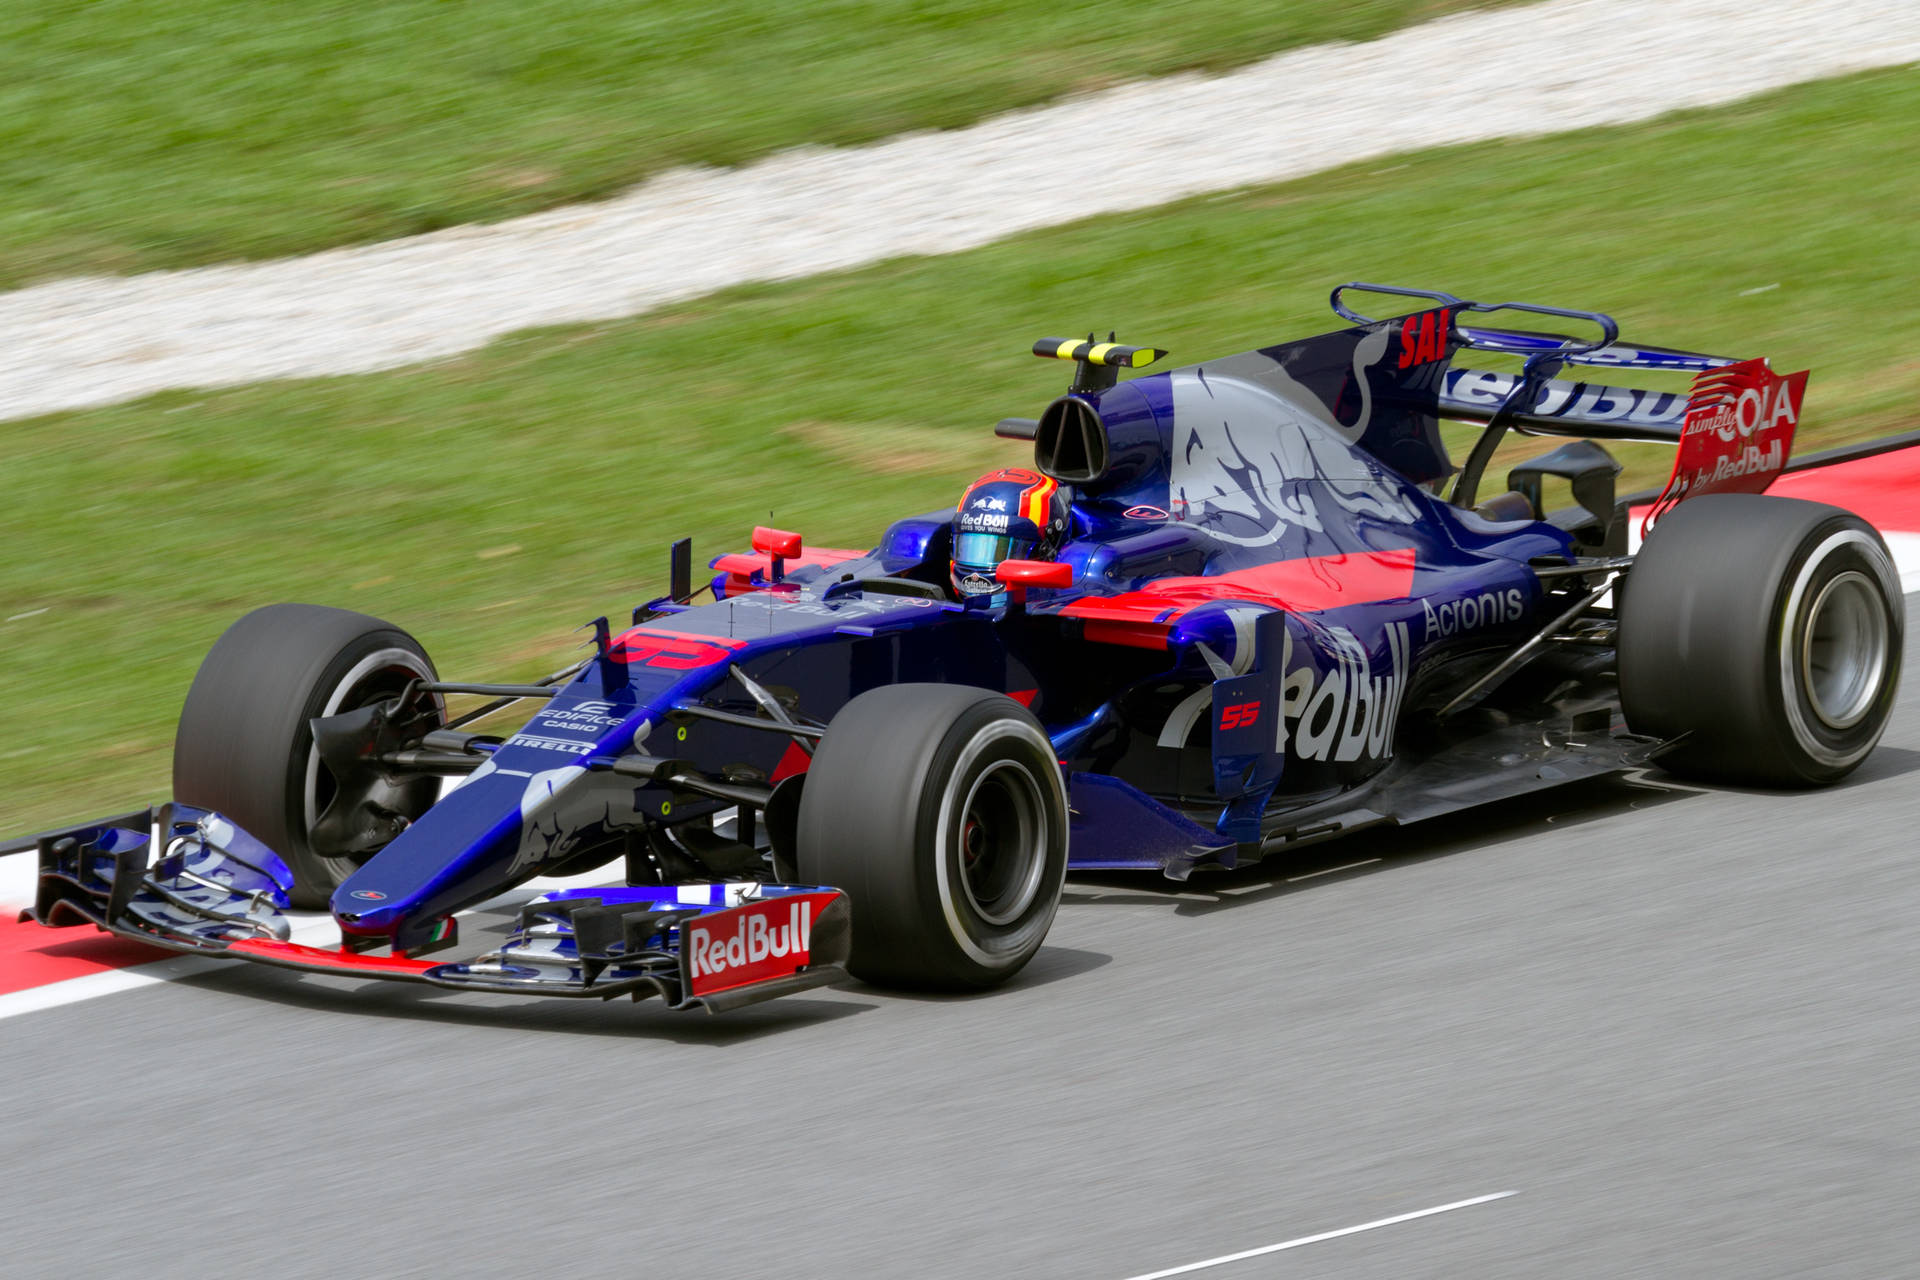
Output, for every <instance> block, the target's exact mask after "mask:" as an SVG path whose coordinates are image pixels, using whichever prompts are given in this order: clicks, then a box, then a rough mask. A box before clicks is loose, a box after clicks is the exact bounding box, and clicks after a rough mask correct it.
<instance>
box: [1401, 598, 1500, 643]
mask: <svg viewBox="0 0 1920 1280" xmlns="http://www.w3.org/2000/svg"><path fill="white" fill-rule="evenodd" d="M1420 607H1421V608H1422V609H1425V610H1426V612H1427V634H1426V637H1425V638H1426V639H1428V640H1439V639H1443V638H1444V637H1446V636H1450V635H1453V634H1454V633H1456V632H1460V631H1471V630H1473V629H1474V628H1475V627H1493V626H1498V625H1500V624H1501V623H1503V622H1518V621H1520V618H1521V615H1522V613H1523V612H1524V611H1525V608H1526V597H1524V596H1522V595H1521V594H1520V588H1518V587H1508V588H1507V589H1506V590H1505V591H1483V592H1481V593H1480V594H1479V595H1477V596H1468V597H1467V598H1466V599H1464V600H1448V601H1444V602H1443V603H1441V604H1438V605H1436V604H1434V603H1433V602H1432V601H1430V600H1422V601H1421V602H1420Z"/></svg>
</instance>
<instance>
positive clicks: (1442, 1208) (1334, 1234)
mask: <svg viewBox="0 0 1920 1280" xmlns="http://www.w3.org/2000/svg"><path fill="white" fill-rule="evenodd" d="M1519 1194H1520V1193H1519V1192H1518V1191H1496V1192H1494V1193H1493V1194H1492V1195H1487V1196H1475V1197H1474V1198H1473V1199H1471V1200H1455V1201H1454V1202H1453V1203H1452V1204H1437V1205H1435V1206H1434V1207H1433V1208H1431V1209H1416V1210H1414V1211H1413V1212H1412V1213H1401V1214H1395V1215H1394V1216H1393V1217H1391V1218H1377V1219H1375V1220H1374V1221H1372V1222H1363V1223H1361V1224H1360V1225H1359V1226H1357V1227H1342V1228H1340V1229H1339V1230H1338V1231H1322V1232H1321V1233H1320V1234H1319V1235H1317V1236H1301V1237H1300V1238H1299V1239H1298V1240H1282V1241H1281V1242H1280V1243H1279V1244H1269V1245H1263V1246H1261V1247H1260V1248H1258V1249H1246V1250H1243V1251H1241V1252H1239V1253H1228V1254H1223V1255H1222V1256H1220V1257H1218V1258H1208V1259H1207V1260H1206V1261H1205V1262H1189V1263H1187V1265H1185V1266H1184V1267H1169V1268H1167V1269H1166V1270H1165V1271H1150V1272H1148V1273H1147V1274H1145V1275H1140V1276H1129V1277H1128V1280H1164V1277H1166V1276H1183V1275H1186V1274H1187V1273H1188V1272H1189V1271H1200V1270H1203V1269H1205V1268H1207V1267H1223V1266H1225V1265H1226V1264H1227V1263H1229V1262H1239V1261H1241V1260H1242V1259H1245V1258H1258V1257H1261V1256H1262V1255H1264V1254H1269V1253H1279V1252H1280V1251H1281V1250H1282V1249H1298V1248H1299V1247H1300V1246H1301V1245H1303V1244H1318V1243H1319V1242H1320V1241H1322V1240H1337V1239H1339V1238H1340V1237H1341V1236H1352V1235H1358V1234H1360V1233H1361V1232H1362V1231H1372V1230H1374V1229H1375V1228H1377V1227H1390V1226H1392V1225H1393V1224H1394V1223H1396V1222H1412V1221H1413V1220H1414V1219H1415V1218H1431V1217H1432V1216H1433V1215H1434V1214H1436V1213H1451V1212H1453V1211H1454V1210H1455V1209H1467V1208H1471V1207H1472V1206H1474V1205H1476V1204H1485V1203H1487V1202H1488V1201H1489V1200H1505V1199H1506V1198H1507V1197H1508V1196H1517V1195H1519Z"/></svg>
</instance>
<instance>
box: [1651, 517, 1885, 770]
mask: <svg viewBox="0 0 1920 1280" xmlns="http://www.w3.org/2000/svg"><path fill="white" fill-rule="evenodd" d="M1621 594H1622V600H1621V609H1620V634H1619V659H1620V702H1621V706H1622V709H1623V710H1624V711H1625V712H1626V716H1627V723H1628V726H1629V727H1630V728H1632V729H1633V730H1634V731H1635V732H1636V733H1644V734H1649V735H1651V736H1654V737H1661V738H1672V739H1675V740H1676V741H1675V743H1674V745H1673V746H1672V747H1670V748H1668V749H1667V750H1666V751H1664V752H1663V753H1662V754H1661V755H1660V756H1659V757H1658V759H1659V761H1660V764H1661V765H1662V766H1663V767H1665V768H1667V769H1669V770H1671V771H1673V772H1675V773H1678V774H1681V775H1684V776H1688V777H1695V778H1701V779H1706V780H1712V781H1719V782H1730V783H1734V784H1737V785H1748V786H1812V785H1818V784H1822V783H1829V782H1833V781H1836V780H1838V779H1839V778H1842V777H1845V776H1846V775H1847V774H1848V773H1850V772H1852V771H1853V770H1854V769H1855V768H1857V767H1858V766H1859V764H1860V762H1861V761H1862V760H1865V759H1866V758H1867V755H1868V753H1869V752H1871V751H1872V750H1873V748H1874V745H1875V744H1876V743H1877V742H1879V740H1880V735H1881V733H1882V732H1884V731H1885V729H1886V725H1887V719H1888V717H1889V716H1890V715H1891V714H1892V712H1893V703H1894V695H1895V693H1896V691H1897V686H1898V684H1899V680H1900V660H1901V649H1902V645H1903V642H1904V639H1905V632H1906V600H1905V597H1904V596H1903V594H1902V593H1901V590H1900V577H1899V574H1898V572H1897V571H1896V570H1895V569H1894V566H1893V559H1892V557H1891V556H1890V555H1888V553H1887V548H1886V543H1885V542H1883V541H1882V540H1881V538H1880V535H1879V534H1878V533H1877V532H1875V531H1874V529H1873V527H1872V526H1871V525H1869V524H1867V522H1866V521H1864V520H1862V519H1861V518H1860V517H1859V516H1857V515H1854V514H1853V513H1852V512H1850V511H1844V510H1842V509H1841V508H1839V507H1830V506H1826V505H1824V504H1821V503H1814V502H1803V501H1800V500H1797V499H1792V498H1770V497H1765V496H1762V495H1758V494H1709V495H1705V496H1702V497H1699V498H1693V499H1690V500H1688V501H1686V502H1683V503H1681V504H1680V505H1678V506H1676V507H1675V508H1673V510H1672V511H1670V512H1668V513H1667V514H1666V515H1665V516H1664V517H1662V518H1661V520H1660V523H1659V524H1657V525H1656V526H1655V527H1654V529H1653V532H1652V533H1650V534H1649V535H1648V536H1647V541H1646V544H1645V545H1644V546H1643V547H1642V548H1641V550H1640V553H1639V555H1638V556H1637V557H1636V558H1635V560H1634V564H1633V569H1632V571H1631V572H1630V573H1629V574H1628V575H1627V580H1626V585H1625V588H1624V590H1623V592H1622V593H1621Z"/></svg>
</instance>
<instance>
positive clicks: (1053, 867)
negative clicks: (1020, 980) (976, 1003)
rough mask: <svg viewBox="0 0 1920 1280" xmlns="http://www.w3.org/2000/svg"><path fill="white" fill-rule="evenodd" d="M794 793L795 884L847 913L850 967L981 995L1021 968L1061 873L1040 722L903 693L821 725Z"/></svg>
mask: <svg viewBox="0 0 1920 1280" xmlns="http://www.w3.org/2000/svg"><path fill="white" fill-rule="evenodd" d="M806 777H807V780H806V786H805V789H804V790H803V791H802V792H801V795H800V812H799V818H798V822H797V824H796V830H795V858H796V861H797V863H798V869H799V873H800V878H801V879H802V880H803V881H806V882H809V883H813V884H821V885H830V886H832V887H834V888H837V889H840V890H842V891H843V892H845V893H846V895H847V896H848V898H849V899H850V900H851V901H852V904H853V953H852V957H851V959H850V961H849V963H848V968H849V969H850V970H851V971H852V972H853V974H854V975H855V976H856V977H859V978H862V979H864V980H866V981H868V982H871V983H874V984H876V985H880V986H893V987H906V988H916V989H922V990H943V991H966V990H979V989H982V988H985V987H991V986H996V985H998V984H999V983H1002V982H1005V981H1006V980H1007V979H1008V978H1010V977H1012V976H1013V975H1014V974H1015V973H1018V972H1019V971H1020V968H1021V967H1022V966H1023V965H1025V964H1026V963H1027V961H1028V960H1030V959H1032V957H1033V954H1034V952H1036V951H1038V950H1039V949H1040V943H1041V940H1042V939H1044V938H1045V937H1046V934H1047V929H1048V927H1049V926H1050V925H1051V924H1052V923H1053V916H1054V912H1055V910H1056V909H1057V908H1058V906H1059V903H1060V889H1061V884H1062V882H1063V881H1064V879H1065V877H1066V870H1067V800H1066V789H1065V786H1064V784H1063V783H1062V781H1061V777H1060V766H1059V762H1058V761H1057V760H1056V759H1055V758H1054V754H1053V746H1052V744H1051V743H1050V742H1049V741H1048V740H1047V736H1046V733H1045V731H1043V730H1042V729H1041V727H1040V723H1039V721H1037V720H1035V719H1034V718H1033V715H1032V714H1031V713H1030V712H1028V711H1027V709H1026V708H1025V707H1022V706H1021V705H1020V704H1019V703H1017V702H1015V701H1013V699H1011V698H1008V697H1005V696H1004V695H1002V694H998V693H991V692H988V691H986V690H983V689H973V688H966V687H962V686H957V685H941V684H901V685H890V686H888V687H886V688H881V689H875V690H873V691H872V692H869V693H864V694H861V695H860V696H859V697H857V698H855V699H853V700H852V701H851V702H849V703H847V705H846V706H845V707H843V708H842V709H841V711H840V713H839V714H838V715H836V716H835V717H834V718H833V721H832V723H831V724H830V725H829V726H828V728H827V733H826V736H825V737H824V738H822V739H821V741H820V745H819V748H818V749H817V750H816V752H815V753H814V757H813V763H812V766H811V767H810V768H809V769H808V771H807V775H806Z"/></svg>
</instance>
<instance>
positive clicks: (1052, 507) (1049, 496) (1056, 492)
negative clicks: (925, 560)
mask: <svg viewBox="0 0 1920 1280" xmlns="http://www.w3.org/2000/svg"><path fill="white" fill-rule="evenodd" d="M1067 512H1068V499H1067V495H1066V492H1065V491H1064V490H1062V489H1061V487H1060V483H1059V482H1058V481H1057V480H1049V479H1048V478H1047V477H1046V476H1043V475H1041V474H1040V473H1039V472H1037V471H1027V470H1023V469H1021V468H1019V467H1006V468H1002V469H1001V470H999V471H989V472H988V473H987V474H986V475H983V476H981V477H980V478H979V479H978V480H975V481H974V482H973V483H972V484H970V485H968V486H967V491H966V492H965V493H963V494H961V495H960V504H959V505H958V506H957V507H955V508H954V512H953V565H952V575H951V576H952V581H953V590H954V592H955V594H956V595H958V597H959V598H960V600H961V601H962V602H974V601H979V600H981V599H982V598H985V601H986V603H988V604H993V605H1001V604H1005V603H1006V595H1007V589H1006V588H1005V587H1004V586H1002V585H1001V584H1000V582H999V581H998V580H997V579H996V578H995V577H994V576H993V571H994V569H995V568H996V567H997V566H998V565H999V564H1000V562H1001V561H1002V560H1050V559H1052V558H1053V555H1054V553H1055V552H1057V551H1058V550H1059V549H1060V546H1061V544H1062V543H1064V542H1065V541H1066V536H1067Z"/></svg>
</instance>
